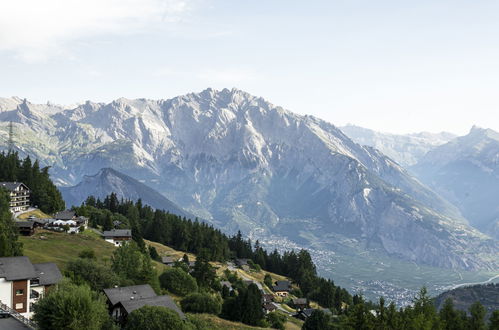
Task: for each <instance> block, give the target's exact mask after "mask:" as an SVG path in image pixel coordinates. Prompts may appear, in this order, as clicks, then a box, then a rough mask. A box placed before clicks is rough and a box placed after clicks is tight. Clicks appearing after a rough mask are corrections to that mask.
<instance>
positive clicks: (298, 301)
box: [292, 298, 308, 311]
mask: <svg viewBox="0 0 499 330" xmlns="http://www.w3.org/2000/svg"><path fill="white" fill-rule="evenodd" d="M292 303H293V306H294V307H295V308H296V310H298V311H300V310H303V309H306V308H308V301H307V298H295V299H293V300H292Z"/></svg>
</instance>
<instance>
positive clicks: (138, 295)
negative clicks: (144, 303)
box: [104, 284, 156, 306]
mask: <svg viewBox="0 0 499 330" xmlns="http://www.w3.org/2000/svg"><path fill="white" fill-rule="evenodd" d="M104 294H105V295H106V296H107V299H109V302H110V303H111V305H113V306H114V305H116V304H117V303H119V302H120V301H125V300H126V301H128V300H130V298H132V297H133V299H134V300H139V299H144V298H151V297H155V296H156V293H155V292H154V290H153V289H152V288H151V286H150V285H149V284H143V285H132V286H125V287H121V288H110V289H104Z"/></svg>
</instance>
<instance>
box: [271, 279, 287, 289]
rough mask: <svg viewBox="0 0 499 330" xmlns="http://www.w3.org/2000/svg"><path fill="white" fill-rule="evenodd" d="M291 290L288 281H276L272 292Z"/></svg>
mask: <svg viewBox="0 0 499 330" xmlns="http://www.w3.org/2000/svg"><path fill="white" fill-rule="evenodd" d="M290 289H291V283H289V281H277V282H275V285H274V286H273V287H272V290H274V291H289V290H290Z"/></svg>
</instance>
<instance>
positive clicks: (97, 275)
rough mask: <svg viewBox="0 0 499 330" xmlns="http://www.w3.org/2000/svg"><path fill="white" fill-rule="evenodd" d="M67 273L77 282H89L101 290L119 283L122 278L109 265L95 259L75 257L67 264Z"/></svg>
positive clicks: (96, 289) (94, 288) (95, 288)
mask: <svg viewBox="0 0 499 330" xmlns="http://www.w3.org/2000/svg"><path fill="white" fill-rule="evenodd" d="M65 275H66V276H67V277H69V278H70V279H71V280H72V281H73V282H74V283H75V284H78V285H80V284H88V285H89V286H90V287H91V288H92V289H93V290H95V291H100V290H102V289H106V288H112V287H113V286H115V285H119V284H120V283H121V282H122V281H121V279H120V278H119V277H118V276H117V275H116V274H115V273H113V272H112V271H111V270H110V269H109V268H108V267H106V266H103V265H100V264H98V263H96V262H95V261H94V260H93V259H75V260H72V261H70V262H69V263H68V264H67V266H66V271H65Z"/></svg>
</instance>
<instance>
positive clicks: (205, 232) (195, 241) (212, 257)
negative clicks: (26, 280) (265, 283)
mask: <svg viewBox="0 0 499 330" xmlns="http://www.w3.org/2000/svg"><path fill="white" fill-rule="evenodd" d="M75 210H76V212H77V213H78V214H80V215H85V216H88V217H89V218H90V224H91V225H92V226H97V225H100V226H102V227H103V229H104V230H109V229H111V228H113V227H114V224H115V223H116V224H117V223H119V225H118V227H122V228H131V229H132V235H133V236H134V239H135V240H136V241H137V243H138V244H139V246H144V243H143V242H142V239H143V238H145V239H148V240H151V241H154V242H158V243H161V244H164V245H168V246H171V247H173V248H174V249H176V250H180V251H185V252H190V253H194V254H200V252H201V251H202V250H203V252H204V254H205V255H206V258H207V259H208V260H209V261H222V262H224V261H227V260H230V259H232V258H246V259H250V260H251V261H252V263H253V264H254V265H258V267H260V268H261V269H263V270H266V271H269V272H273V273H276V274H279V275H283V276H286V277H289V278H291V279H292V280H293V281H294V282H296V284H298V286H299V287H300V290H298V291H296V292H294V293H295V294H296V295H297V296H300V297H308V298H310V299H312V300H314V301H317V302H318V303H319V304H321V305H322V306H324V307H327V308H336V309H338V308H340V307H341V304H342V303H347V304H348V303H350V302H351V300H352V296H351V295H350V294H349V293H348V291H347V290H345V289H343V288H341V287H339V286H336V285H335V284H334V282H333V281H331V280H328V279H324V278H321V277H319V276H318V275H317V270H316V267H315V265H314V263H313V261H312V257H311V256H310V254H309V252H308V251H306V250H303V249H302V250H300V251H298V252H296V251H286V252H284V253H283V254H281V253H279V252H278V251H277V250H274V251H272V252H271V253H269V252H268V251H267V250H265V249H264V248H262V247H261V246H260V243H259V242H258V241H256V242H255V244H254V246H253V244H252V242H251V240H249V239H244V238H243V237H242V234H241V232H240V231H239V232H238V233H237V234H236V235H233V236H227V235H226V234H224V233H222V232H221V231H220V230H218V229H215V228H213V226H211V225H208V224H207V223H205V222H200V221H198V220H197V219H195V220H194V221H192V220H191V219H186V218H185V217H180V216H177V215H175V214H170V213H169V212H168V211H164V210H154V209H153V208H151V207H150V206H148V205H143V204H142V202H141V200H140V199H139V200H138V201H137V202H133V201H131V200H123V199H118V197H117V195H116V194H115V193H111V194H110V195H108V196H106V197H105V198H104V200H100V199H99V198H95V197H93V196H90V197H88V198H87V199H86V201H85V202H84V203H83V204H82V205H81V206H80V207H76V208H75Z"/></svg>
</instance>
